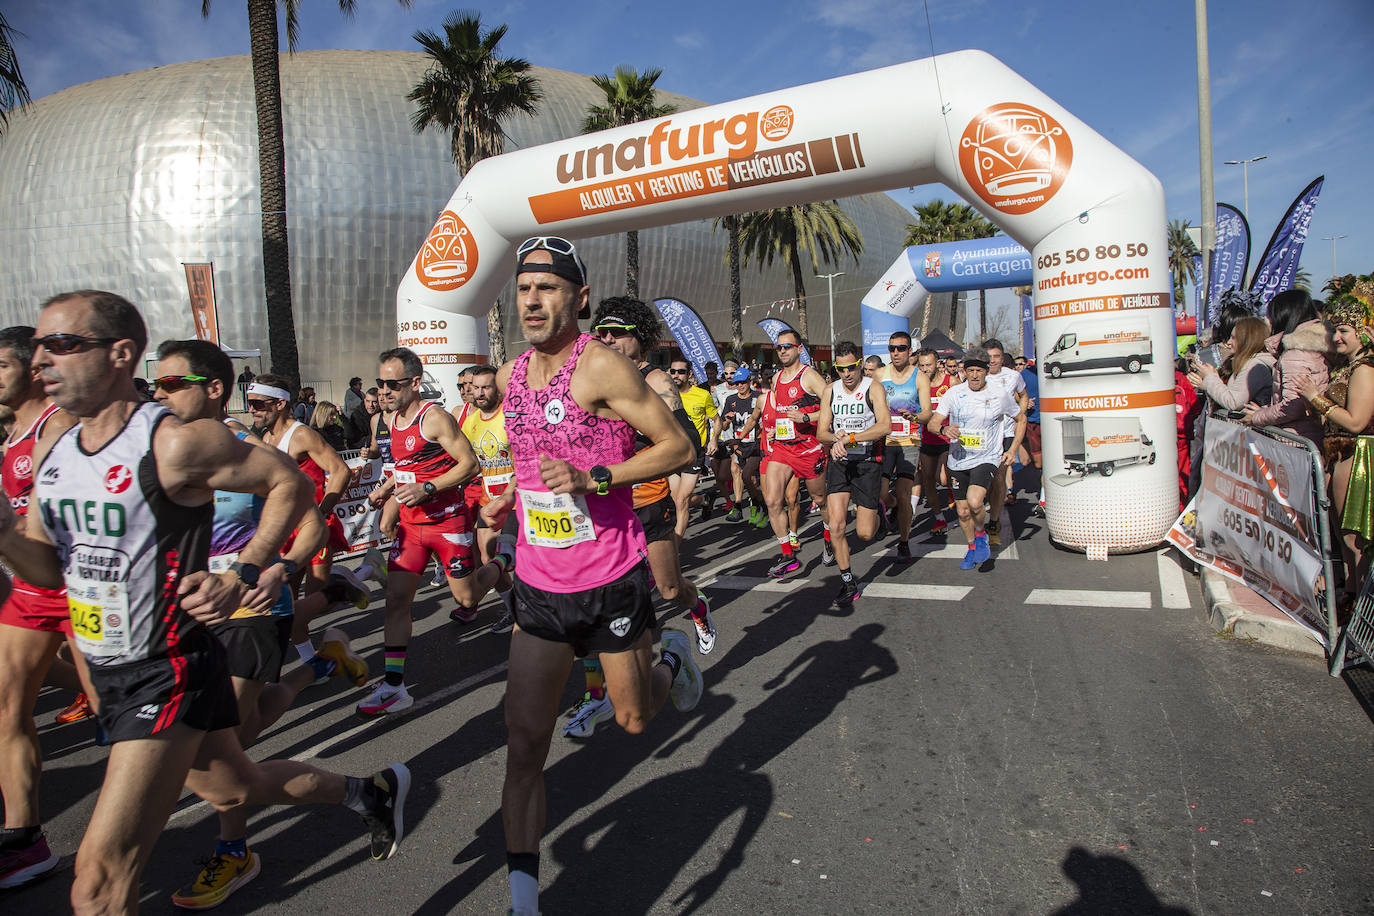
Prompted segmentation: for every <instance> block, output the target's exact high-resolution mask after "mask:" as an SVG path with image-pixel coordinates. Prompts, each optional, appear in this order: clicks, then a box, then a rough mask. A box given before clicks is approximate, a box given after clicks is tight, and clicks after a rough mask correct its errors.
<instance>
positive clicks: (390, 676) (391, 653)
mask: <svg viewBox="0 0 1374 916" xmlns="http://www.w3.org/2000/svg"><path fill="white" fill-rule="evenodd" d="M405 679H406V647H405V646H387V647H386V682H387V684H388V685H390V686H392V687H399V686H401V685H402V684H404V683H405Z"/></svg>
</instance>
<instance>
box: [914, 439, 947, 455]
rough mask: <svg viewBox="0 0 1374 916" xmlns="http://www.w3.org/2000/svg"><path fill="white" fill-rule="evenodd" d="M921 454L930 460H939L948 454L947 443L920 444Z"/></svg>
mask: <svg viewBox="0 0 1374 916" xmlns="http://www.w3.org/2000/svg"><path fill="white" fill-rule="evenodd" d="M921 454H922V455H929V456H931V457H932V458H940V457H942V456H944V455H948V454H949V443H948V442H922V443H921Z"/></svg>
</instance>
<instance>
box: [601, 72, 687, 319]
mask: <svg viewBox="0 0 1374 916" xmlns="http://www.w3.org/2000/svg"><path fill="white" fill-rule="evenodd" d="M662 75H663V68H661V67H654V68H651V69H649V70H645V71H643V72H640V71H638V70H635V69H634V68H633V67H616V68H615V76H606V75H605V74H602V75H599V76H593V77H592V82H593V83H595V84H596V88H598V89H600V90H601V91H602V92H603V93H604V94H605V96H606V104H604V105H588V106H587V117H586V118H585V119H584V120H583V122H582V132H583V133H584V134H590V133H594V132H596V131H598V130H607V129H609V128H612V127H624V126H625V125H626V124H635V123H638V122H639V121H649V120H652V119H654V118H661V117H663V116H664V115H669V114H672V113H673V112H675V111H677V106H675V105H659V104H658V103H657V102H656V101H655V97H654V83H656V82H658V78H659V77H660V76H662ZM625 295H627V296H630V297H632V298H634V299H638V298H639V230H637V229H631V230H630V231H629V232H626V233H625Z"/></svg>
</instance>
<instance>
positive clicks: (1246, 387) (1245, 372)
mask: <svg viewBox="0 0 1374 916" xmlns="http://www.w3.org/2000/svg"><path fill="white" fill-rule="evenodd" d="M1268 336H1269V324H1268V322H1266V321H1265V320H1264V319H1263V318H1255V317H1254V316H1248V317H1245V318H1242V319H1241V320H1240V321H1237V322H1236V323H1235V326H1234V327H1233V328H1232V329H1231V336H1230V337H1229V338H1228V339H1227V341H1226V343H1225V344H1224V346H1225V347H1226V348H1227V349H1228V350H1230V352H1231V355H1230V356H1228V357H1227V358H1226V360H1225V361H1224V362H1223V363H1222V364H1221V366H1220V371H1218V368H1217V367H1214V366H1211V365H1208V364H1207V363H1205V362H1202V361H1201V360H1198V359H1196V357H1194V362H1193V365H1192V371H1191V372H1189V373H1188V381H1189V382H1191V383H1192V384H1193V386H1194V387H1196V388H1199V389H1201V390H1202V391H1204V392H1206V394H1207V397H1208V399H1209V400H1210V401H1211V402H1212V403H1213V404H1215V405H1216V406H1217V407H1218V408H1220V409H1221V410H1227V411H1238V410H1240V409H1241V408H1243V407H1244V406H1245V405H1246V404H1248V403H1250V402H1251V401H1254V402H1255V403H1256V404H1267V403H1269V402H1270V401H1271V400H1272V399H1273V395H1274V357H1273V356H1272V355H1271V354H1270V353H1269V351H1268V350H1266V349H1265V346H1264V341H1265V338H1267V337H1268ZM1223 376H1226V377H1229V379H1230V381H1226V380H1224V378H1223Z"/></svg>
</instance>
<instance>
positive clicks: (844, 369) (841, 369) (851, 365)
mask: <svg viewBox="0 0 1374 916" xmlns="http://www.w3.org/2000/svg"><path fill="white" fill-rule="evenodd" d="M857 368H859V364H858V363H845V364H844V365H843V366H841V365H840V364H839V363H835V371H836V372H849V371H850V370H853V369H857Z"/></svg>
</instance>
